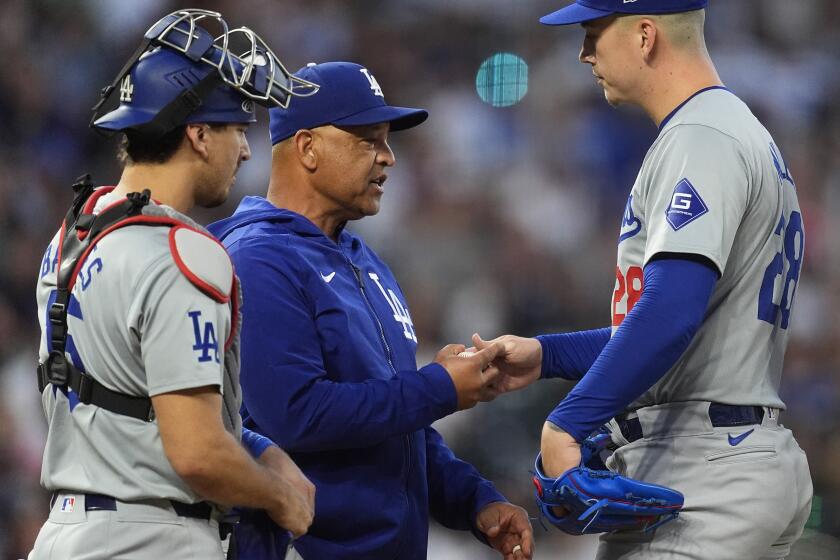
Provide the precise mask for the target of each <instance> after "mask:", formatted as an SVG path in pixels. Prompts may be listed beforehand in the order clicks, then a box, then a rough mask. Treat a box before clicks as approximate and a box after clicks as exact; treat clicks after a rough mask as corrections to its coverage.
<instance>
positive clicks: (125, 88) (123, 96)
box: [120, 74, 134, 103]
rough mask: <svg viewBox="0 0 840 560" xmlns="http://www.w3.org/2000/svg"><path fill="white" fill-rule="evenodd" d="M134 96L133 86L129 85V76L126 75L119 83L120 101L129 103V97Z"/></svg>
mask: <svg viewBox="0 0 840 560" xmlns="http://www.w3.org/2000/svg"><path fill="white" fill-rule="evenodd" d="M133 95H134V84H132V83H131V74H126V76H125V78H123V81H122V82H121V83H120V101H125V102H126V103H131V97H132V96H133Z"/></svg>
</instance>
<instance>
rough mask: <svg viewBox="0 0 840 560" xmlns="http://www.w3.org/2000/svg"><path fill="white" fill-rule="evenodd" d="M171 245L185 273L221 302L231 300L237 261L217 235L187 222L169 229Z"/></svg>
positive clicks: (180, 267) (173, 256)
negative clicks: (231, 257)
mask: <svg viewBox="0 0 840 560" xmlns="http://www.w3.org/2000/svg"><path fill="white" fill-rule="evenodd" d="M169 249H170V250H171V251H172V258H174V259H175V264H177V265H178V268H179V269H180V270H181V272H183V273H184V276H186V277H187V279H188V280H189V281H190V282H192V283H193V285H195V287H196V288H198V289H199V290H201V291H202V292H204V293H205V294H207V295H208V296H209V297H211V298H213V299H214V300H216V301H218V302H219V303H228V302H229V301H230V297H231V290H232V288H233V263H231V262H230V257H229V256H228V254H227V251H226V250H225V248H224V247H223V246H222V244H221V243H219V242H218V241H217V240H216V239H214V238H213V237H210V236H209V235H207V234H204V233H202V232H200V231H198V230H195V229H192V228H189V227H187V226H177V227H173V228H172V229H171V230H169Z"/></svg>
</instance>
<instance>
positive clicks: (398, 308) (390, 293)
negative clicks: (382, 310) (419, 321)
mask: <svg viewBox="0 0 840 560" xmlns="http://www.w3.org/2000/svg"><path fill="white" fill-rule="evenodd" d="M368 276H370V279H371V280H373V282H374V284H376V287H377V288H379V291H380V292H381V293H382V297H384V298H385V301H387V302H388V307H390V308H391V311H392V312H393V313H394V320H395V321H396V322H398V323H400V324H401V325H402V327H403V335H404V336H405V337H406V338H407V339H409V340H413V341H414V342H417V335H416V334H415V333H414V323H413V322H412V320H411V315H409V314H408V309H406V308H405V306H404V305H403V304H402V302H401V301H400V298H398V297H397V294H395V293H394V290H392V289H391V288H388V290H387V291H386V290H385V286H383V285H382V281H381V280H380V279H379V275H378V274H376V273H375V272H368Z"/></svg>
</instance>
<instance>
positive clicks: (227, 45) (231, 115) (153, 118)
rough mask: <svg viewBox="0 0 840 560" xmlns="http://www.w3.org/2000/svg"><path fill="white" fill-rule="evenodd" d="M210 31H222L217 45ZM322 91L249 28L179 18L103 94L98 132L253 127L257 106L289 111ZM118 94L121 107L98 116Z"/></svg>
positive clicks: (185, 13)
mask: <svg viewBox="0 0 840 560" xmlns="http://www.w3.org/2000/svg"><path fill="white" fill-rule="evenodd" d="M207 24H210V25H211V26H213V27H216V28H218V30H219V34H218V35H217V36H216V38H215V39H214V35H213V34H211V32H210V31H209V30H208V29H207ZM234 49H236V50H235V51H234ZM235 53H240V54H235ZM318 87H319V86H318V85H316V84H314V83H312V82H309V81H307V80H304V79H301V78H299V77H297V76H293V75H292V74H290V73H289V72H288V71H287V70H286V68H285V67H284V66H283V63H282V62H280V60H279V59H278V58H277V56H276V55H275V54H274V53H273V52H272V51H271V49H270V48H269V47H268V45H267V44H266V43H265V41H263V40H262V39H261V38H260V37H259V36H258V35H257V34H256V33H254V32H253V31H252V30H250V29H248V28H247V27H240V28H237V29H233V30H229V29H228V26H227V23H226V22H225V20H224V19H223V18H222V16H221V14H218V13H216V12H210V11H206V10H195V9H190V10H180V11H177V12H173V13H171V14H169V15H168V16H166V17H164V18H162V19H160V20H159V21H157V22H156V23H155V24H154V25H152V27H150V28H149V30H148V31H147V32H146V34H145V36H144V40H143V42H142V43H141V45H140V47H139V48H138V49H137V51H135V53H134V55H132V57H131V58H130V59H129V60H128V62H126V64H125V65H124V66H123V69H122V70H121V71H120V73H119V74H118V75H117V77H116V78H115V79H114V81H113V82H112V83H111V84H110V85H108V86H107V87H105V88H104V89H103V90H102V94H101V99H100V100H99V102H98V103H97V104H96V106H95V107H94V108H93V117H92V118H91V126H92V127H94V128H96V129H99V130H103V131H119V130H128V129H131V130H136V131H139V132H143V133H145V134H148V135H151V136H162V135H163V134H165V133H167V132H169V131H170V130H172V129H174V128H176V127H178V126H180V125H183V124H189V123H197V122H206V123H251V122H255V121H256V118H255V115H254V103H255V102H256V103H259V104H260V105H263V106H265V107H284V108H285V107H287V106H288V105H289V101H290V100H291V98H292V97H293V96H296V97H305V96H309V95H312V94H314V93H316V92H317V91H318ZM117 92H118V93H119V100H120V103H119V106H118V107H117V108H115V109H114V110H112V111H110V112H108V113H106V114H105V115H102V116H99V113H100V110H101V109H102V107H103V105H104V104H105V103H106V102H107V101H108V100H109V99H110V98H111V97H112V95H113V94H115V93H117Z"/></svg>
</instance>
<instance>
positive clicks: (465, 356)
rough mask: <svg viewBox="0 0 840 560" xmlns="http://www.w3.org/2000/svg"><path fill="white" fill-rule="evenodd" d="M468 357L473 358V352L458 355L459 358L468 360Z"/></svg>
mask: <svg viewBox="0 0 840 560" xmlns="http://www.w3.org/2000/svg"><path fill="white" fill-rule="evenodd" d="M470 356H475V352H467V351H464V352H461V353H460V354H458V357H459V358H469V357H470Z"/></svg>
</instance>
